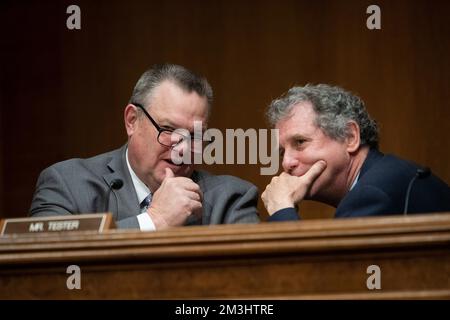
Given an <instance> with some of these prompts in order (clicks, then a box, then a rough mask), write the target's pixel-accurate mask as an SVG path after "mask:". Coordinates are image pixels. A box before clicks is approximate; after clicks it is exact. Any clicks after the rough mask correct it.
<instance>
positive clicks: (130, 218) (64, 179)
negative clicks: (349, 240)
mask: <svg viewBox="0 0 450 320" xmlns="http://www.w3.org/2000/svg"><path fill="white" fill-rule="evenodd" d="M125 151H126V145H125V146H123V147H122V148H120V149H117V150H114V151H111V152H108V153H104V154H101V155H98V156H95V157H92V158H89V159H70V160H66V161H63V162H59V163H56V164H54V165H52V166H50V167H48V168H47V169H45V170H44V171H42V173H41V174H40V176H39V178H38V181H37V184H36V191H35V193H34V197H33V200H32V203H31V208H30V214H31V215H32V216H35V217H40V216H52V215H66V214H79V213H94V212H104V211H105V207H106V206H107V208H108V211H110V212H112V213H113V216H114V219H115V221H116V224H117V225H118V227H119V228H139V223H138V220H137V218H136V216H137V215H138V214H139V213H140V209H139V203H138V199H137V195H136V191H135V189H134V186H133V182H132V180H131V176H130V173H129V171H128V168H127V163H126V159H125ZM191 178H192V180H193V181H194V182H196V183H197V184H198V185H199V186H200V188H201V190H202V192H203V215H202V219H201V220H200V219H195V218H193V219H188V221H187V222H186V225H195V224H226V223H256V222H259V217H258V213H257V210H256V204H257V201H258V190H257V188H256V187H255V186H254V185H253V184H251V183H249V182H246V181H244V180H241V179H239V178H236V177H233V176H214V175H211V174H208V173H207V172H204V171H194V173H193V175H192V177H191ZM114 179H122V180H123V183H124V184H123V187H122V188H121V189H119V190H112V191H111V193H110V196H108V190H109V187H108V185H109V184H110V183H111V181H112V180H114ZM107 202H108V204H107ZM168 205H170V204H168Z"/></svg>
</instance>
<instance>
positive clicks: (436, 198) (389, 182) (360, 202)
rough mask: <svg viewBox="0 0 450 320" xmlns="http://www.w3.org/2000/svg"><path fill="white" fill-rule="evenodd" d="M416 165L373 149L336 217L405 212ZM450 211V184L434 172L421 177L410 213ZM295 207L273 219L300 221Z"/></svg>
mask: <svg viewBox="0 0 450 320" xmlns="http://www.w3.org/2000/svg"><path fill="white" fill-rule="evenodd" d="M418 168H420V167H419V166H417V165H416V164H414V163H412V162H409V161H406V160H402V159H399V158H397V157H396V156H393V155H384V154H383V153H381V152H379V151H377V150H375V149H371V150H370V151H369V154H368V156H367V158H366V160H365V161H364V163H363V166H362V168H361V172H360V174H359V179H358V182H357V183H356V185H355V186H354V187H353V189H352V190H351V191H349V192H348V193H347V195H346V196H345V197H344V198H343V199H342V201H341V202H340V203H339V205H338V207H337V208H336V213H335V217H336V218H341V217H363V216H377V215H390V214H401V213H403V210H404V206H405V198H406V191H407V189H408V184H409V182H410V181H411V179H412V178H413V177H414V176H415V175H416V171H417V169H418ZM440 211H450V188H449V186H448V185H447V184H446V183H445V182H444V181H442V180H441V179H439V178H438V177H436V176H435V175H433V174H431V175H429V176H428V177H426V178H423V179H417V180H416V181H415V182H414V184H413V187H412V189H411V193H410V197H409V206H408V214H409V213H425V212H440ZM297 219H298V215H297V212H296V210H295V209H294V208H285V209H281V210H279V211H277V212H275V213H274V214H273V215H272V216H271V217H270V218H269V221H285V220H297Z"/></svg>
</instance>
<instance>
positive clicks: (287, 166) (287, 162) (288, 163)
mask: <svg viewBox="0 0 450 320" xmlns="http://www.w3.org/2000/svg"><path fill="white" fill-rule="evenodd" d="M298 163H299V161H298V160H297V159H296V158H295V157H294V155H293V154H292V153H291V152H288V151H285V153H284V155H283V162H282V166H283V169H284V171H285V172H288V173H290V172H292V171H293V170H294V169H295V168H296V167H297V166H298Z"/></svg>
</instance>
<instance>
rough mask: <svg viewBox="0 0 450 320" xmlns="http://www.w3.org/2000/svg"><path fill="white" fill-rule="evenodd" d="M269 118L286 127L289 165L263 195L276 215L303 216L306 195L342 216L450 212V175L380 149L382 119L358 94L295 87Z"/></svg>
mask: <svg viewBox="0 0 450 320" xmlns="http://www.w3.org/2000/svg"><path fill="white" fill-rule="evenodd" d="M267 117H268V120H269V122H270V123H271V125H273V126H274V127H275V128H277V129H279V134H280V136H279V138H280V140H279V142H280V154H281V156H282V159H283V160H282V165H283V169H284V172H283V173H281V174H280V175H279V176H276V177H274V178H273V179H272V181H271V183H270V184H269V185H268V186H267V187H266V190H265V191H264V192H263V194H262V196H261V198H262V200H263V202H264V205H265V206H266V209H267V211H268V213H269V214H270V215H271V217H270V218H269V221H282V220H296V219H298V214H297V210H296V209H295V208H296V207H297V206H298V205H299V204H300V202H301V201H302V200H303V199H308V200H316V201H319V202H323V203H326V204H329V205H332V206H334V207H336V213H335V217H352V216H373V215H385V214H398V213H405V214H406V213H421V212H436V211H450V188H449V187H448V185H447V184H446V183H445V182H444V181H442V180H440V179H439V178H438V177H436V176H434V175H432V174H431V173H430V172H429V170H426V169H423V168H421V167H420V166H418V165H416V164H414V163H412V162H409V161H406V160H402V159H400V158H398V157H396V156H393V155H384V154H383V153H381V152H380V151H379V150H378V127H377V124H376V122H375V121H374V120H373V119H372V118H371V117H370V116H369V114H368V113H367V110H366V108H365V106H364V102H363V101H362V100H361V99H360V98H359V97H357V96H355V95H353V94H352V93H350V92H348V91H345V90H344V89H342V88H339V87H333V86H329V85H325V84H319V85H306V86H304V87H293V88H291V89H290V90H289V91H288V92H287V93H286V94H284V95H283V96H281V97H280V98H278V99H275V100H274V101H272V103H271V104H270V106H269V108H268V111H267ZM408 189H409V192H408ZM407 198H409V199H411V200H410V201H406V199H407Z"/></svg>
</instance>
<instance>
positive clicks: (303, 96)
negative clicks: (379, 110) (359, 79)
mask: <svg viewBox="0 0 450 320" xmlns="http://www.w3.org/2000/svg"><path fill="white" fill-rule="evenodd" d="M300 102H310V103H311V104H312V106H313V109H314V111H315V112H316V114H317V117H316V125H317V127H319V128H320V129H322V131H323V132H324V133H325V134H326V135H327V136H329V137H330V138H332V139H335V140H343V139H344V138H345V137H346V136H347V130H348V126H347V125H348V122H349V121H351V120H353V121H355V122H356V123H357V124H358V125H359V128H360V139H361V145H368V146H370V147H371V148H376V149H378V126H377V124H376V122H375V121H374V120H373V119H372V118H371V117H370V116H369V113H368V112H367V110H366V108H365V106H364V102H363V101H362V100H361V99H360V98H359V97H358V96H356V95H354V94H352V93H350V92H348V91H345V90H344V89H342V88H340V87H335V86H330V85H326V84H319V85H310V84H307V85H306V86H304V87H293V88H291V89H289V91H288V92H287V93H285V94H284V95H282V96H281V97H280V98H278V99H275V100H273V101H272V103H271V104H270V106H269V108H268V110H267V113H266V115H267V118H268V120H269V122H270V124H271V125H273V126H275V125H276V124H277V123H278V122H279V121H280V120H283V119H284V118H286V117H288V116H289V114H290V112H291V111H292V108H293V107H294V106H295V105H297V104H298V103H300Z"/></svg>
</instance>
